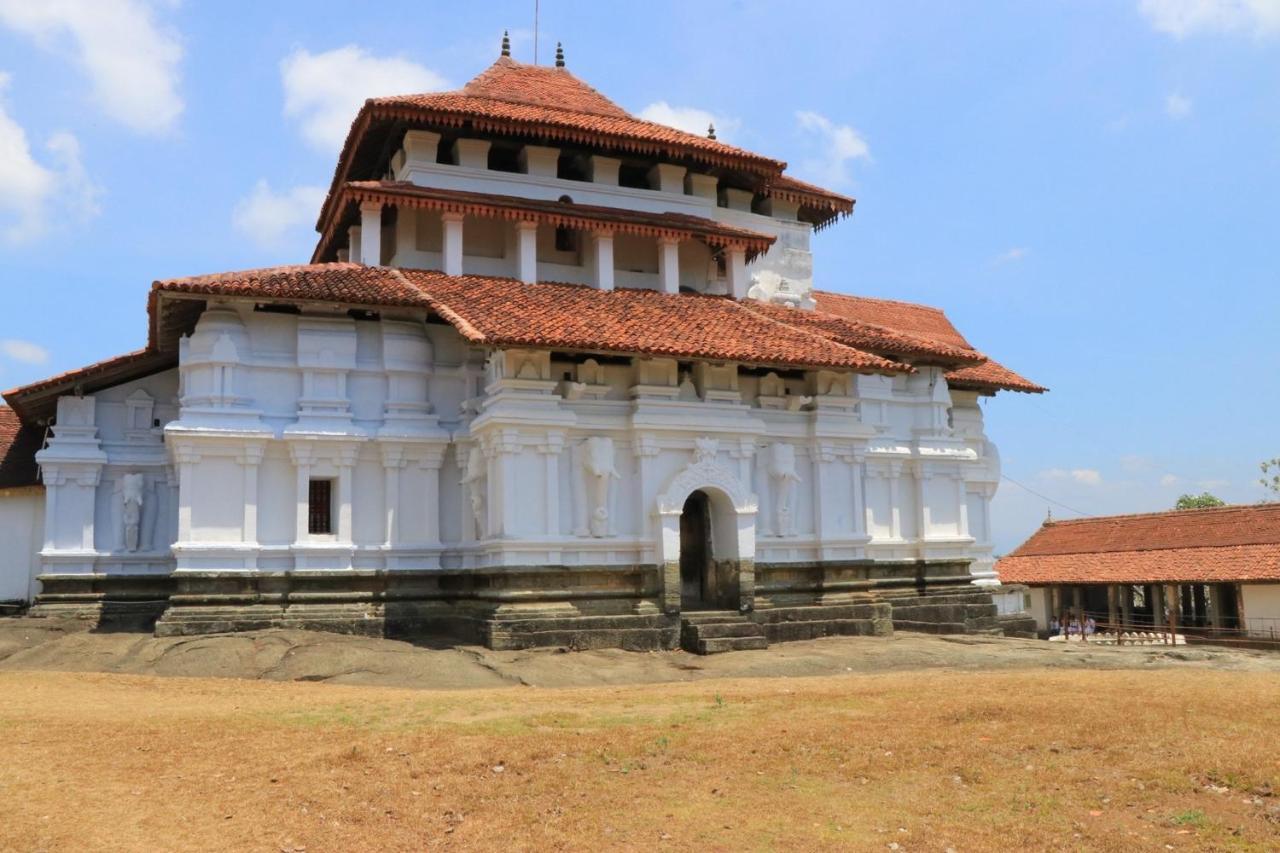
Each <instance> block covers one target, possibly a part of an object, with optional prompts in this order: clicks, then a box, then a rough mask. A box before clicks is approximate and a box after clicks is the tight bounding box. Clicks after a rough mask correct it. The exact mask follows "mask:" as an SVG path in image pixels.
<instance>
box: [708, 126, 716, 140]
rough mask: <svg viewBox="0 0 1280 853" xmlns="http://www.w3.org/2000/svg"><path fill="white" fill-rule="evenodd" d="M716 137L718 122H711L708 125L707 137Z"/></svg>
mask: <svg viewBox="0 0 1280 853" xmlns="http://www.w3.org/2000/svg"><path fill="white" fill-rule="evenodd" d="M715 138H716V123H715V122H712V123H711V124H709V125H707V139H715Z"/></svg>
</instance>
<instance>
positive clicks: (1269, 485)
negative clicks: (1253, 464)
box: [1258, 456, 1280, 500]
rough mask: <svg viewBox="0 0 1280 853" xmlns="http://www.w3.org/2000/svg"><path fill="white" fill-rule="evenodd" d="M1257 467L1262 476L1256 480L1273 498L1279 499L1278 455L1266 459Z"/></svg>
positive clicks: (1279, 466)
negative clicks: (1260, 470)
mask: <svg viewBox="0 0 1280 853" xmlns="http://www.w3.org/2000/svg"><path fill="white" fill-rule="evenodd" d="M1258 467H1259V468H1261V469H1262V477H1261V478H1259V480H1258V482H1259V483H1261V484H1262V488H1264V489H1266V490H1267V491H1268V492H1270V493H1271V495H1272V496H1273V497H1274V498H1276V499H1277V500H1280V456H1277V457H1276V458H1275V459H1268V460H1267V461H1266V462H1263V463H1262V464H1261V465H1259V466H1258Z"/></svg>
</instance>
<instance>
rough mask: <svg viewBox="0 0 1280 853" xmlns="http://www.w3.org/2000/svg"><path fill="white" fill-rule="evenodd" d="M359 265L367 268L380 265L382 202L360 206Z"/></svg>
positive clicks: (367, 202)
mask: <svg viewBox="0 0 1280 853" xmlns="http://www.w3.org/2000/svg"><path fill="white" fill-rule="evenodd" d="M360 263H362V264H364V265H365V266H367V267H376V266H380V265H381V264H382V202H380V201H366V202H364V203H363V204H361V205H360Z"/></svg>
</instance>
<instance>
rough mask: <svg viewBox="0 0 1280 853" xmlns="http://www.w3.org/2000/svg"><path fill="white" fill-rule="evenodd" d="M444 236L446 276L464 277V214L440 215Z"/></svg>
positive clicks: (448, 213) (442, 247)
mask: <svg viewBox="0 0 1280 853" xmlns="http://www.w3.org/2000/svg"><path fill="white" fill-rule="evenodd" d="M440 222H441V223H442V228H443V235H442V239H441V249H442V251H441V254H442V255H443V257H444V273H445V275H462V214H461V213H451V212H445V213H442V214H440Z"/></svg>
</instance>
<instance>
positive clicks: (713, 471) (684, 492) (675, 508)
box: [658, 458, 759, 515]
mask: <svg viewBox="0 0 1280 853" xmlns="http://www.w3.org/2000/svg"><path fill="white" fill-rule="evenodd" d="M699 489H714V490H716V491H719V492H721V493H723V494H724V495H725V496H726V497H727V498H728V499H729V502H730V503H732V504H733V509H734V512H736V513H738V514H739V515H749V514H754V513H755V512H756V510H757V509H758V508H759V501H758V500H757V499H756V496H755V494H754V493H753V492H752V491H751V490H750V489H748V488H747V487H746V486H745V485H744V484H743V482H742V481H741V480H739V479H738V477H737V475H735V474H734V473H733V472H732V471H731V470H729V469H728V468H726V467H724V466H723V465H720V464H718V463H717V462H715V460H714V459H712V458H703V459H701V460H698V461H694V462H690V463H689V464H688V465H687V466H685V468H684V470H683V471H681V472H680V473H678V474H676V475H675V476H674V477H672V478H671V482H669V483H668V484H667V488H666V489H665V490H663V492H662V494H660V495H658V514H659V515H679V514H680V513H681V512H682V511H683V510H684V502H685V501H686V500H687V499H688V497H689V495H691V494H693V493H694V492H696V491H698V490H699Z"/></svg>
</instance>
